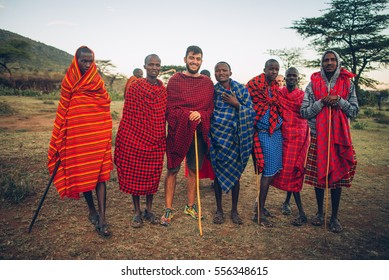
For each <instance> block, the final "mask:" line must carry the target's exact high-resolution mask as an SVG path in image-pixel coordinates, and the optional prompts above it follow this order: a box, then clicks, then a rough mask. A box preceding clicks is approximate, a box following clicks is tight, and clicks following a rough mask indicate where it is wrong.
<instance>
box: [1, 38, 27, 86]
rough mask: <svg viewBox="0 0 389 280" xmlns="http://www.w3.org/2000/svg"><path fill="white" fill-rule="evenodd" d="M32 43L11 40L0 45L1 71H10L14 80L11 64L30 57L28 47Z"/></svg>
mask: <svg viewBox="0 0 389 280" xmlns="http://www.w3.org/2000/svg"><path fill="white" fill-rule="evenodd" d="M29 47H30V44H29V43H27V42H26V41H22V40H17V39H13V40H9V41H6V42H5V43H4V44H1V45H0V72H1V71H6V72H8V74H9V76H10V79H11V80H12V72H11V69H10V67H9V64H11V63H14V62H18V61H21V60H25V59H28V58H30V55H29V52H28V49H29Z"/></svg>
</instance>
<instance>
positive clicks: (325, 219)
mask: <svg viewBox="0 0 389 280" xmlns="http://www.w3.org/2000/svg"><path fill="white" fill-rule="evenodd" d="M331 118H332V108H331V107H329V112H328V142H327V169H326V196H325V197H326V198H325V205H326V208H325V213H324V232H325V233H324V234H325V235H326V233H327V213H328V193H329V185H328V173H329V171H330V148H331V147H330V145H331V122H332V121H331ZM324 238H325V241H327V240H326V237H324Z"/></svg>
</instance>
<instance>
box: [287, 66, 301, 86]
mask: <svg viewBox="0 0 389 280" xmlns="http://www.w3.org/2000/svg"><path fill="white" fill-rule="evenodd" d="M299 76H300V74H299V71H298V70H297V69H296V68H295V67H290V68H289V69H288V70H286V72H285V82H286V87H287V88H288V89H295V88H296V87H297V83H298V80H299Z"/></svg>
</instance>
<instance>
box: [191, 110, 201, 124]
mask: <svg viewBox="0 0 389 280" xmlns="http://www.w3.org/2000/svg"><path fill="white" fill-rule="evenodd" d="M189 120H191V121H193V122H196V121H197V122H199V123H200V122H201V114H200V113H199V112H197V111H190V114H189Z"/></svg>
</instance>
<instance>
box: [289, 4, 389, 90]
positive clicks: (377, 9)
mask: <svg viewBox="0 0 389 280" xmlns="http://www.w3.org/2000/svg"><path fill="white" fill-rule="evenodd" d="M388 1H389V0H332V1H331V3H329V4H330V5H331V7H330V8H328V9H325V10H324V11H326V13H325V14H324V15H322V16H320V17H314V18H303V19H301V20H298V21H295V22H294V25H293V26H292V27H291V29H294V30H296V31H297V33H299V34H300V35H301V36H302V37H303V38H312V43H311V45H312V46H313V47H314V49H315V50H317V51H318V52H320V53H323V52H324V51H325V50H328V49H332V50H334V51H336V52H337V53H338V54H339V55H340V57H341V59H342V63H343V65H344V66H345V67H347V68H348V69H349V70H351V72H353V73H354V74H356V77H355V78H354V83H355V86H356V88H357V93H358V91H359V85H360V84H365V85H370V86H374V85H375V84H377V83H378V82H377V81H375V80H373V79H368V78H364V77H363V76H362V73H364V72H369V71H371V70H375V69H379V68H380V67H384V68H387V67H388V65H389V37H388V36H387V35H384V34H382V31H384V30H385V29H386V28H387V26H388V23H389V15H388V14H385V13H384V10H385V9H386V7H387V4H388Z"/></svg>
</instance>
